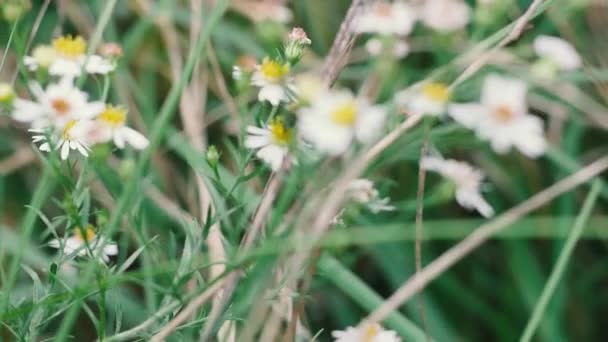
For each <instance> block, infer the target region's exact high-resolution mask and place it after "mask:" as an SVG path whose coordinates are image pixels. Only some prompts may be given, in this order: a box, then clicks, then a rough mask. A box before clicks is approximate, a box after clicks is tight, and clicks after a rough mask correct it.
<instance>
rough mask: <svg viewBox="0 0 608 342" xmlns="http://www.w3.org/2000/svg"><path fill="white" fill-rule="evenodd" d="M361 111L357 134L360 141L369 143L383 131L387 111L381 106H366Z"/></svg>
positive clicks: (356, 127)
mask: <svg viewBox="0 0 608 342" xmlns="http://www.w3.org/2000/svg"><path fill="white" fill-rule="evenodd" d="M361 111H362V113H360V114H359V118H358V120H357V124H356V126H355V135H356V137H357V140H359V141H360V142H362V143H369V142H371V141H373V140H374V139H376V138H377V137H379V136H380V135H381V134H382V133H383V128H384V120H385V117H386V112H385V110H384V108H383V107H380V106H369V107H365V106H364V107H362V108H361Z"/></svg>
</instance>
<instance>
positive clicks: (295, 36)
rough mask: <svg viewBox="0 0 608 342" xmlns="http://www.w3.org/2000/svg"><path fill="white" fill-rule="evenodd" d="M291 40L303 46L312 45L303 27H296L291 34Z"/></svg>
mask: <svg viewBox="0 0 608 342" xmlns="http://www.w3.org/2000/svg"><path fill="white" fill-rule="evenodd" d="M289 40H290V41H291V42H294V43H298V44H302V45H310V43H311V41H310V39H309V38H308V36H307V35H306V31H304V29H302V28H301V27H294V28H293V29H292V30H291V33H290V34H289Z"/></svg>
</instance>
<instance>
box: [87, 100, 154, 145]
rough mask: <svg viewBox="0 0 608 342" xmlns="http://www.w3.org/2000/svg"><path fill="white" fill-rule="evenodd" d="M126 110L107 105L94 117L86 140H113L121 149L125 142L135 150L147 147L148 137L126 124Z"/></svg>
mask: <svg viewBox="0 0 608 342" xmlns="http://www.w3.org/2000/svg"><path fill="white" fill-rule="evenodd" d="M126 123H127V110H126V109H125V108H123V107H120V106H112V105H108V106H106V107H105V109H104V110H103V111H102V112H101V113H100V114H99V115H98V116H97V117H96V119H95V122H94V125H93V126H92V127H91V130H90V131H89V132H88V140H89V141H90V142H91V143H95V144H97V143H105V142H108V141H113V142H114V144H115V145H116V147H118V148H120V149H123V148H125V145H126V144H129V145H131V146H132V147H133V148H134V149H136V150H143V149H145V148H146V147H148V143H149V142H148V139H146V137H145V136H144V135H143V134H141V133H139V132H138V131H136V130H134V129H133V128H131V127H129V126H127V125H126Z"/></svg>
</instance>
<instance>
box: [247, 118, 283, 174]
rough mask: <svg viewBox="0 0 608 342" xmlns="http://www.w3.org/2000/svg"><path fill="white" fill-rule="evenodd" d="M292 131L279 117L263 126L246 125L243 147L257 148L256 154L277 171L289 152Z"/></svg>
mask: <svg viewBox="0 0 608 342" xmlns="http://www.w3.org/2000/svg"><path fill="white" fill-rule="evenodd" d="M291 138H292V132H291V130H290V129H288V128H287V127H285V125H284V123H283V121H282V120H280V119H276V120H273V121H272V122H270V123H269V124H268V126H266V127H265V128H259V127H255V126H248V127H247V137H246V138H245V147H247V148H250V149H257V150H258V151H257V152H256V156H257V157H258V158H260V159H261V160H263V161H265V162H266V163H268V165H270V167H271V168H272V170H273V171H277V170H278V169H279V168H280V167H281V165H282V164H283V159H284V158H285V156H286V155H287V152H289V143H290V142H291Z"/></svg>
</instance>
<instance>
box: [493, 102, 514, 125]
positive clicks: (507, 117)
mask: <svg viewBox="0 0 608 342" xmlns="http://www.w3.org/2000/svg"><path fill="white" fill-rule="evenodd" d="M494 116H495V117H496V119H498V121H501V122H508V121H511V119H513V116H514V115H513V111H512V110H511V108H509V107H508V106H505V105H502V106H498V107H496V109H495V110H494Z"/></svg>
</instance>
